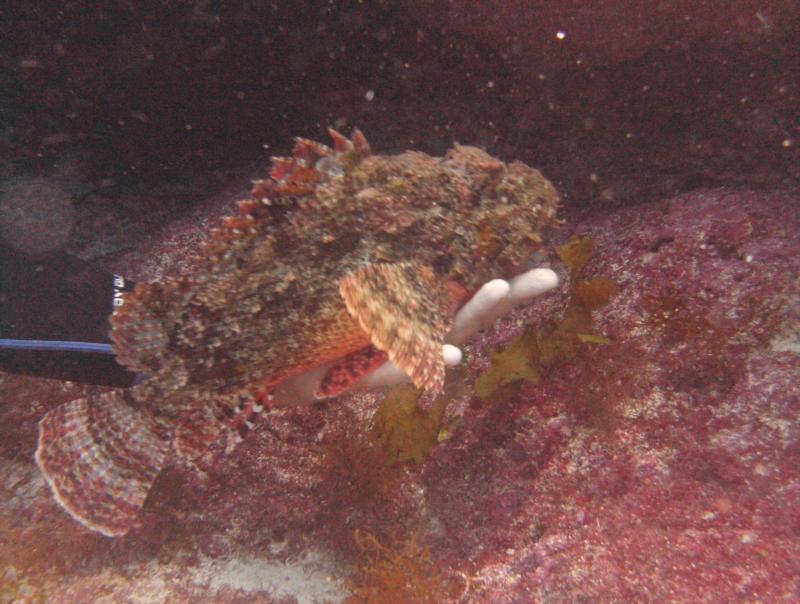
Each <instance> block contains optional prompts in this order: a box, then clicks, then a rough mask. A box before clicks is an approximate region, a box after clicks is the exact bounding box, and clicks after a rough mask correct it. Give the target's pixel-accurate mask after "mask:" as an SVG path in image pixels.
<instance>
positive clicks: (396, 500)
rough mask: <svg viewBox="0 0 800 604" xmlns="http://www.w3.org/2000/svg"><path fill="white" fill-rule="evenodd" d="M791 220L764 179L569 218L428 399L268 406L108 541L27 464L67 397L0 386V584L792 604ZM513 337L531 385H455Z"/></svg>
mask: <svg viewBox="0 0 800 604" xmlns="http://www.w3.org/2000/svg"><path fill="white" fill-rule="evenodd" d="M799 233H800V215H798V211H797V206H796V200H795V198H793V197H791V196H789V195H780V194H759V193H753V192H729V191H721V190H706V191H697V192H694V193H691V194H686V195H683V196H679V197H675V198H672V199H669V200H664V201H660V202H654V203H651V204H644V205H641V206H637V207H635V208H629V209H619V210H614V211H599V212H598V211H588V212H586V213H585V214H584V215H582V216H580V217H576V219H575V220H574V221H573V223H572V224H571V226H570V227H569V229H567V230H565V231H564V232H563V233H562V234H561V236H562V237H563V239H564V240H565V242H566V241H568V239H569V236H572V235H578V236H580V237H581V239H580V240H579V241H591V248H592V250H591V254H590V255H588V254H587V255H586V257H585V258H584V259H582V260H580V263H581V264H583V263H585V265H584V266H580V264H578V265H576V264H574V255H573V256H570V255H569V254H566V253H563V252H564V250H565V249H567V248H566V247H561V248H559V249H560V250H561V251H562V256H563V257H564V258H565V259H567V262H568V264H565V263H564V262H562V261H561V260H560V259H559V258H558V257H555V256H554V257H553V258H552V259H551V261H552V265H553V267H554V268H556V269H557V270H559V271H560V272H561V273H562V276H563V281H564V283H563V286H562V289H561V291H560V293H559V294H552V295H550V296H549V297H548V298H546V299H544V300H542V301H539V302H536V303H535V304H533V305H532V306H530V307H527V308H524V309H522V310H521V311H519V312H517V313H515V314H514V315H513V316H512V317H510V318H508V319H506V320H504V321H502V323H501V324H499V325H497V326H496V327H494V328H492V329H491V330H489V331H488V332H486V333H484V334H482V335H481V336H479V337H478V338H477V339H476V340H474V341H473V342H472V343H471V345H470V346H469V355H468V357H469V358H468V361H467V363H466V364H465V366H464V367H462V368H461V369H460V370H459V371H457V372H455V373H453V374H451V375H450V376H449V378H448V380H449V381H448V395H447V398H446V399H445V400H443V401H441V402H440V403H439V404H438V405H437V404H434V406H433V407H432V408H431V409H430V410H429V411H426V412H423V411H420V410H419V409H418V408H417V406H416V404H415V403H416V399H415V398H414V396H413V393H412V394H410V395H409V394H408V393H406V395H403V393H402V392H399V393H397V392H396V393H394V394H390V395H389V396H388V399H387V402H384V403H382V402H381V401H382V399H383V398H384V396H385V395H383V394H373V395H357V396H355V395H354V396H351V397H345V398H343V399H340V400H336V401H335V402H329V403H325V404H319V405H317V406H314V407H310V408H296V409H291V410H285V411H275V412H273V413H270V414H268V415H267V416H266V417H265V418H264V419H263V420H262V424H261V425H260V426H259V427H258V429H257V430H255V431H254V432H253V433H252V434H251V435H250V436H249V437H248V438H247V440H246V442H245V443H243V445H242V446H241V447H240V448H239V449H238V450H237V451H236V452H235V453H234V454H233V455H232V456H231V457H226V458H220V459H219V460H218V461H216V462H215V463H214V464H211V465H210V466H209V467H208V468H205V471H204V472H201V473H197V472H196V471H190V470H189V469H188V468H183V469H182V468H175V469H173V470H170V471H169V472H168V473H167V475H166V476H162V477H161V478H160V479H159V480H158V481H157V483H156V485H155V487H154V491H153V493H152V495H151V497H150V498H149V500H148V503H147V505H146V506H145V510H144V516H145V518H144V520H143V526H142V528H141V529H139V530H138V531H133V532H132V533H131V534H130V535H128V536H126V537H124V538H121V539H119V540H116V541H110V540H107V539H104V538H100V537H96V536H94V535H90V534H86V533H85V532H84V531H83V530H82V529H80V528H79V527H77V526H76V525H74V524H73V523H72V522H71V521H70V520H69V519H68V518H67V517H66V516H65V515H64V514H63V513H62V512H60V511H59V509H58V508H57V506H56V505H55V504H54V503H53V502H52V501H51V500H50V498H49V496H48V492H47V489H46V487H45V485H44V481H43V480H42V479H41V477H39V476H38V474H37V473H36V471H35V469H34V466H33V465H32V463H31V461H30V455H31V453H32V450H33V447H34V433H35V422H36V420H37V419H38V417H39V416H40V415H41V413H42V411H44V410H46V409H48V408H50V407H52V406H54V405H56V404H58V403H59V402H62V401H63V400H64V399H65V398H70V397H71V396H74V395H75V393H76V392H77V388H76V387H74V386H65V385H60V384H57V383H51V382H41V383H40V382H35V381H30V380H23V379H22V378H16V377H12V376H4V377H3V382H2V387H3V392H4V394H5V397H4V400H5V401H6V402H7V404H6V405H5V406H4V407H3V421H2V425H3V426H4V428H3V432H4V434H3V436H4V438H3V443H4V444H3V454H4V456H3V462H2V463H3V466H4V472H3V475H4V476H5V477H6V478H5V483H6V484H5V489H4V493H5V495H4V501H3V503H2V507H0V513H2V524H3V534H4V541H3V546H2V548H0V556H2V563H3V568H4V570H3V572H4V573H5V575H4V579H3V582H4V585H6V586H7V587H5V588H4V589H6V593H9V594H10V593H14V594H25V593H30V594H32V595H31V598H32V601H35V597H36V596H37V595H41V597H43V598H44V597H45V596H44V594H46V598H47V600H48V601H51V602H77V601H87V599H88V600H93V601H119V600H120V599H124V598H125V597H128V596H129V595H130V597H133V596H132V594H137V597H144V596H142V594H144V593H159V594H164V595H163V597H164V598H168V600H164V601H187V602H205V601H214V598H220V597H226V598H230V599H229V601H234V602H236V601H242V602H246V601H258V602H271V601H281V597H283V596H285V597H286V598H290V597H294V598H297V599H298V601H312V599H309V598H311V595H309V594H315V595H314V597H318V598H320V599H321V600H325V599H329V600H331V601H342V600H343V599H345V598H346V597H347V594H348V593H350V594H354V595H351V598H353V599H352V601H362V600H364V601H377V599H375V598H377V596H374V597H372V596H370V594H373V595H374V594H391V593H395V592H393V591H392V590H400V591H399V592H397V593H398V594H399V595H397V599H395V600H389V601H397V602H401V601H420V602H425V601H430V602H434V601H446V600H448V599H454V600H457V601H463V602H505V601H508V602H512V601H519V599H520V598H522V599H525V600H526V601H539V600H550V601H575V600H576V599H600V600H602V599H609V600H618V601H619V600H648V601H690V600H693V601H707V602H715V601H737V600H746V599H760V600H769V601H782V600H783V601H791V600H792V599H793V598H795V597H796V596H797V593H798V591H797V590H798V589H799V588H800V586H799V585H798V568H797V565H796V560H797V559H798V556H800V544H799V543H798V540H797V535H796V527H797V525H798V521H799V520H800V518H799V517H798V514H800V508H799V507H798V496H800V491H799V490H798V489H800V471H798V468H800V459H799V457H800V420H799V419H798V414H797V410H798V405H800V399H799V398H798V392H797V388H796V385H797V375H798V371H799V370H800V359H798V352H797V350H798V346H799V344H798V331H799V330H800V316H798V310H797V309H798V307H799V305H798V300H800V284H799V283H798V281H797V278H796V275H797V274H798V271H800V266H799V264H800V261H799V260H798V258H800V235H799ZM572 241H573V246H574V242H575V241H576V240H575V239H573V240H572ZM566 245H567V246H568V245H569V243H566ZM569 263H571V267H570V264H569ZM570 268H571V269H572V270H570ZM597 278H607V279H609V280H611V281H612V282H613V283H614V284H615V286H616V287H615V289H616V293H614V294H613V295H612V296H610V298H609V299H608V300H607V303H605V304H603V305H600V306H598V307H597V308H596V309H595V310H593V311H592V313H591V314H592V317H591V322H590V324H585V323H584V324H581V325H580V326H578V327H576V328H574V329H571V330H563V329H562V331H561V332H559V333H561V338H562V339H561V343H560V347H559V348H558V350H557V351H556V352H555V353H553V354H549V355H548V354H543V353H540V354H538V356H535V357H534V356H532V355H530V354H529V351H530V348H531V346H538V347H539V349H540V350H547V348H546V346H545V344H546V343H547V342H548V341H550V342H552V341H553V337H552V334H553V333H555V332H556V331H557V330H558V329H559V327H560V326H562V325H564V321H565V317H567V316H568V314H569V313H568V312H567V311H568V309H569V307H570V304H574V302H573V300H574V297H575V296H576V295H578V294H577V293H576V292H579V291H580V285H581V283H583V284H586V283H591V282H592V281H593V280H596V279H597ZM584 295H585V294H584ZM524 334H533V336H532V337H529V338H528V347H527V348H525V347H522V348H520V352H519V354H520V355H521V356H522V357H523V362H524V363H525V364H527V366H528V367H529V368H530V369H531V374H530V375H529V376H528V379H520V380H510V381H508V383H506V384H505V385H502V386H500V387H499V388H495V389H494V390H492V391H491V392H490V393H489V394H488V395H487V396H485V397H479V396H477V395H476V394H475V382H476V380H479V379H480V376H481V375H485V373H486V371H487V370H489V368H490V367H491V365H492V362H493V361H492V358H493V353H494V358H495V359H496V358H497V353H498V351H501V350H508V349H509V348H510V347H511V346H513V345H514V343H515V342H516V341H519V339H521V338H525V335H524ZM551 348H552V347H551ZM526 350H527V351H528V352H526ZM526 355H527V356H526ZM404 396H405V399H404V398H403V397H404ZM409 400H410V401H411V404H410V405H409V404H408V401H409ZM404 401H405V402H404ZM34 402H35V404H32V403H34ZM9 403H10V404H9ZM387 416H388V418H389V419H388V420H387ZM426 443H427V444H426ZM44 552H48V554H47V555H46V556H45V555H44ZM420 557H423V558H424V560H425V564H419V563H418V562H416V563H415V562H414V560H419V559H420ZM320 568H322V569H324V570H322V571H320V570H319V569H320ZM303 569H305V570H303ZM309 569H315V570H314V572H311V570H309ZM304 572H307V573H310V574H309V575H308V576H307V577H306V578H305V579H303V581H302V582H301V583H302V585H301V586H295V588H296V589H297V591H294V592H293V591H292V587H291V586H292V585H293V584H292V581H296V580H297V574H298V573H300V574H301V575H302V574H303V573H304ZM303 576H305V575H303ZM407 584H408V585H413V586H416V588H420V586H424V589H425V591H426V593H421V592H413V593H414V594H416V595H412V596H410V595H409V593H411V592H403V591H402V589H401V587H398V586H403V585H407ZM167 585H168V586H169V587H167ZM254 588H256V590H255V591H253V589H254ZM261 588H263V591H260V589H261ZM148 590H150V591H148ZM315 590H316V591H315ZM326 590H327V591H326ZM104 594H105V595H104ZM220 594H229V595H227V596H223V595H220ZM234 594H236V595H234ZM267 594H270V595H269V596H267ZM281 594H283V596H282V595H281ZM359 594H361V595H362V596H363V597H362V600H359V599H358V595H359ZM103 597H105V598H107V599H106V600H103V599H102V598H103ZM159 597H161V596H159ZM181 598H182V599H181ZM237 598H238V599H237ZM252 598H255V599H252ZM409 598H411V599H409ZM287 601H290V600H287Z"/></svg>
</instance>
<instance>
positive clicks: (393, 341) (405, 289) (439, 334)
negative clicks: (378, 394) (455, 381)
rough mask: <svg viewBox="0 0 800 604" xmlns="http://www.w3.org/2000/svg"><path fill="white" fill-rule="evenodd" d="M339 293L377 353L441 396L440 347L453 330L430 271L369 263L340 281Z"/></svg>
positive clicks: (408, 265) (406, 265) (405, 265)
mask: <svg viewBox="0 0 800 604" xmlns="http://www.w3.org/2000/svg"><path fill="white" fill-rule="evenodd" d="M339 292H340V293H341V295H342V297H343V298H344V301H345V304H346V306H347V310H348V312H349V313H350V314H351V315H352V316H353V317H355V318H356V319H357V320H358V322H359V324H360V326H361V328H362V329H363V330H364V331H366V332H367V333H368V334H369V336H370V339H371V340H372V343H373V345H375V347H376V348H378V349H380V350H384V351H386V352H387V353H388V355H389V358H390V359H391V360H392V361H393V362H394V363H395V364H396V365H397V366H398V367H400V368H401V369H402V370H403V371H405V372H406V373H407V374H408V376H409V377H410V378H411V381H412V382H414V385H415V386H417V387H419V388H425V389H426V390H430V391H432V392H434V393H438V392H441V390H442V387H443V385H444V359H443V357H442V346H443V344H444V337H445V334H446V333H447V331H448V330H449V327H450V325H449V321H448V320H447V319H446V318H445V314H444V312H443V308H445V306H446V302H445V300H446V295H445V294H444V293H443V292H442V289H441V287H440V284H439V283H437V282H436V279H435V276H434V273H433V271H432V270H431V269H430V268H428V267H424V266H420V265H418V264H416V263H413V262H402V263H394V264H389V263H386V264H370V265H367V266H363V267H361V268H359V269H356V270H355V271H353V272H351V273H349V274H348V275H347V276H346V277H345V278H344V279H342V281H341V283H340V285H339Z"/></svg>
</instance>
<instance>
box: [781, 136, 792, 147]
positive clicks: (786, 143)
mask: <svg viewBox="0 0 800 604" xmlns="http://www.w3.org/2000/svg"><path fill="white" fill-rule="evenodd" d="M793 145H794V139H793V138H785V139H783V140H782V141H781V147H783V148H784V149H788V148H789V147H791V146H793Z"/></svg>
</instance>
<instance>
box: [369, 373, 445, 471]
mask: <svg viewBox="0 0 800 604" xmlns="http://www.w3.org/2000/svg"><path fill="white" fill-rule="evenodd" d="M421 395H422V391H421V390H418V389H416V388H413V387H410V386H405V387H401V388H394V389H392V390H391V391H389V393H388V394H387V395H386V396H385V397H384V399H383V401H382V402H381V404H380V407H379V408H378V410H377V412H376V413H375V417H374V422H375V424H374V435H375V439H376V442H377V444H378V446H379V447H380V448H381V449H382V450H383V452H384V454H385V456H386V458H387V459H389V460H392V461H393V462H396V463H402V462H408V461H410V462H414V463H422V462H423V461H425V459H426V458H427V457H428V455H430V453H431V451H433V448H434V447H435V446H436V444H437V443H438V442H439V427H440V425H441V422H442V416H443V415H444V410H445V408H446V407H447V401H448V398H446V397H444V396H440V397H437V398H436V400H435V401H433V404H432V405H431V406H430V407H429V408H427V409H422V408H421V407H420V405H419V399H420V396H421Z"/></svg>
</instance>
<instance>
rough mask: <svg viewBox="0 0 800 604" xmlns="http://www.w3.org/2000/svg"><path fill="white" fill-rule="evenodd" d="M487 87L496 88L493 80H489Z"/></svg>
mask: <svg viewBox="0 0 800 604" xmlns="http://www.w3.org/2000/svg"><path fill="white" fill-rule="evenodd" d="M486 87H487V88H494V82H493V81H492V80H489V81H488V82H486Z"/></svg>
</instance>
